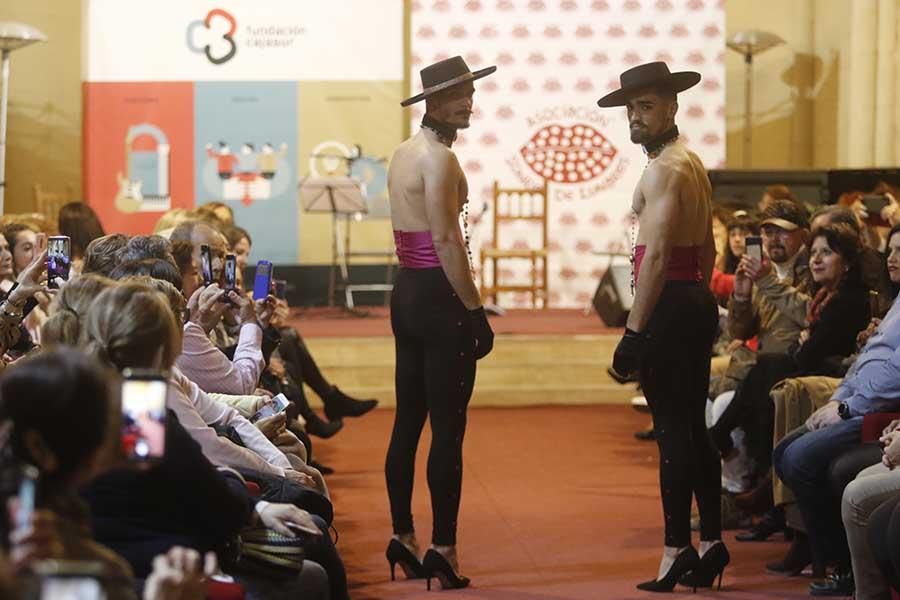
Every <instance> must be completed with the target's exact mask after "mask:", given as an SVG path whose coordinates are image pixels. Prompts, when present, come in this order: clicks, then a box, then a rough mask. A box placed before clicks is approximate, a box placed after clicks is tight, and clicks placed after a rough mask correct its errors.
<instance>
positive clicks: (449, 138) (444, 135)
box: [422, 113, 456, 146]
mask: <svg viewBox="0 0 900 600" xmlns="http://www.w3.org/2000/svg"><path fill="white" fill-rule="evenodd" d="M422 127H425V128H426V129H430V130H432V131H433V132H434V133H435V134H436V135H437V136H438V139H440V140H441V141H442V142H444V143H445V144H447V145H448V146H450V145H451V144H453V142H454V141H455V140H456V127H453V126H452V125H448V124H447V123H444V122H443V121H438V120H437V119H435V118H434V117H432V116H430V115H429V114H427V113H426V114H425V116H424V117H422Z"/></svg>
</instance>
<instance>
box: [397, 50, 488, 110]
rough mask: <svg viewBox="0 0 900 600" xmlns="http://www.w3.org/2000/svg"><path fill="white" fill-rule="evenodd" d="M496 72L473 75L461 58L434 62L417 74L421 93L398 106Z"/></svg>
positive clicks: (486, 71) (412, 102) (413, 102)
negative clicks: (419, 78)
mask: <svg viewBox="0 0 900 600" xmlns="http://www.w3.org/2000/svg"><path fill="white" fill-rule="evenodd" d="M496 70H497V67H495V66H494V67H487V68H485V69H479V70H478V71H475V72H474V73H473V72H472V71H470V70H469V66H468V65H467V64H466V61H464V60H463V59H462V56H454V57H453V58H447V59H445V60H442V61H440V62H436V63H434V64H433V65H429V66H427V67H425V68H424V69H422V70H421V71H420V72H419V74H420V75H421V76H422V93H421V94H416V95H415V96H413V97H412V98H407V99H406V100H404V101H403V102H401V103H400V106H409V105H410V104H415V103H416V102H420V101H422V100H424V99H425V98H427V97H428V96H430V95H432V94H434V93H435V92H439V91H441V90H446V89H447V88H449V87H453V86H454V85H459V84H461V83H466V82H467V81H475V80H476V79H481V78H482V77H487V76H488V75H490V74H491V73H493V72H494V71H496Z"/></svg>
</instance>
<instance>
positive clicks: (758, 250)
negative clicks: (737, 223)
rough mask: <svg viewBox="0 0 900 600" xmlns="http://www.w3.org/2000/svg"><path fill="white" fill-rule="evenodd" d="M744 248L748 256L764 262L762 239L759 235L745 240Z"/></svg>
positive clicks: (749, 236) (750, 236)
mask: <svg viewBox="0 0 900 600" xmlns="http://www.w3.org/2000/svg"><path fill="white" fill-rule="evenodd" d="M744 244H745V246H744V248H745V250H744V251H745V252H746V253H747V256H752V257H753V258H755V259H756V260H759V261H761V260H762V238H761V237H759V236H758V235H748V236H747V238H746V239H745V240H744Z"/></svg>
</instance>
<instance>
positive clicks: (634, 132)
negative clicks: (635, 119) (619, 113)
mask: <svg viewBox="0 0 900 600" xmlns="http://www.w3.org/2000/svg"><path fill="white" fill-rule="evenodd" d="M629 133H630V134H631V142H632V143H633V144H646V143H647V142H649V141H650V140H651V139H653V136H652V135H650V131H649V130H648V129H647V128H646V127H640V128H638V129H631V128H630V129H629Z"/></svg>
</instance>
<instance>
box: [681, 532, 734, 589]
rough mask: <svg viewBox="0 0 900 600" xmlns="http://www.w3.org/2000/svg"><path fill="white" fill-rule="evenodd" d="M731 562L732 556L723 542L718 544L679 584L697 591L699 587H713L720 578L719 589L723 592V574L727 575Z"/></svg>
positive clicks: (708, 551)
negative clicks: (726, 568)
mask: <svg viewBox="0 0 900 600" xmlns="http://www.w3.org/2000/svg"><path fill="white" fill-rule="evenodd" d="M729 562H731V555H730V554H728V548H726V547H725V544H723V543H722V542H718V543H716V544H714V545H713V546H712V547H711V548H710V549H709V550H707V551H706V553H705V554H704V555H703V556H702V557H701V558H700V565H699V566H698V567H697V568H696V569H694V570H693V571H691V572H690V573H687V574H686V575H684V576H683V577H682V578H681V579H679V580H678V583H680V584H681V585H685V586H687V587H691V588H694V589H695V590H696V589H697V588H698V587H712V585H713V582H714V581H715V580H716V577H718V578H719V585H718V588H717V589H719V590H721V589H722V574H723V573H725V567H727V566H728V563H729Z"/></svg>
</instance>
